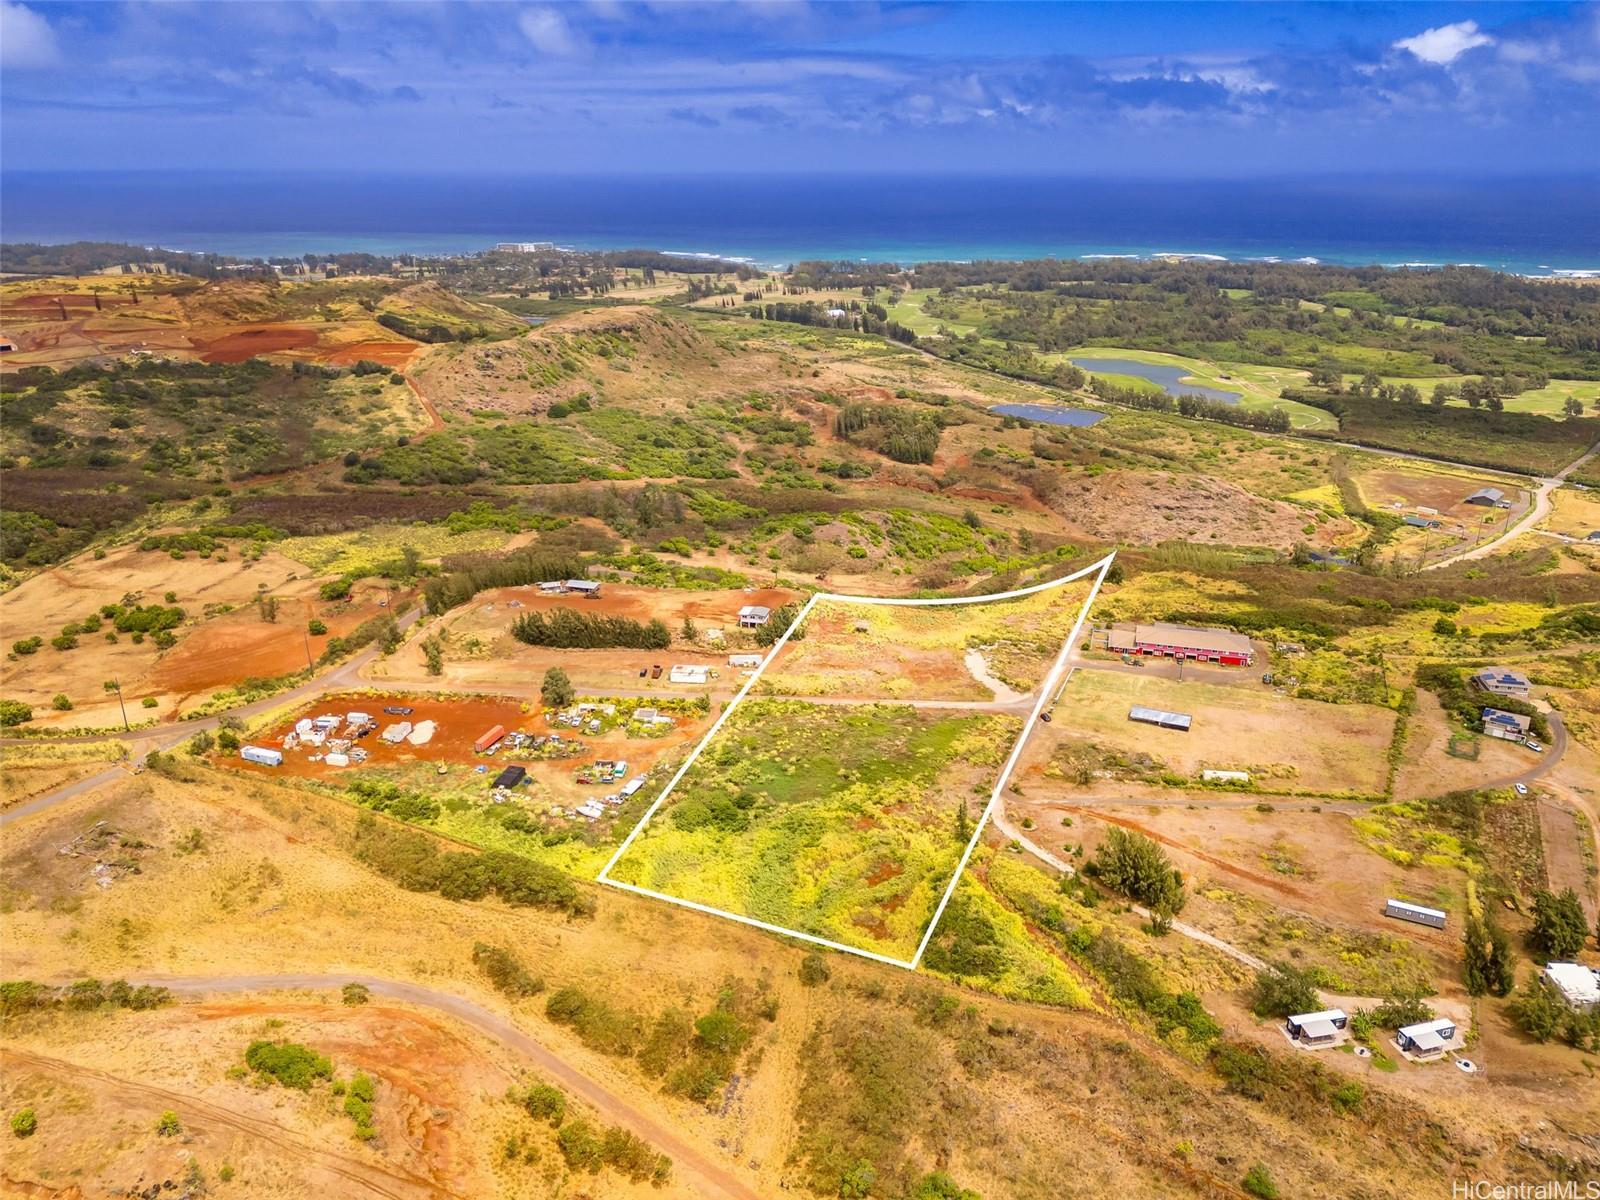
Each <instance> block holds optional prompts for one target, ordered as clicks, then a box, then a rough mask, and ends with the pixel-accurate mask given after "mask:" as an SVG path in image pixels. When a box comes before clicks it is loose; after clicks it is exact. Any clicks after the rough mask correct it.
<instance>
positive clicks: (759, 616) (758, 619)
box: [739, 604, 772, 629]
mask: <svg viewBox="0 0 1600 1200" xmlns="http://www.w3.org/2000/svg"><path fill="white" fill-rule="evenodd" d="M771 618H772V610H771V609H770V608H764V607H763V606H762V605H759V604H746V605H745V606H744V607H743V608H741V609H740V610H739V627H740V628H741V629H760V628H761V627H762V626H763V625H765V624H766V623H767V622H768V621H769V620H770V619H771Z"/></svg>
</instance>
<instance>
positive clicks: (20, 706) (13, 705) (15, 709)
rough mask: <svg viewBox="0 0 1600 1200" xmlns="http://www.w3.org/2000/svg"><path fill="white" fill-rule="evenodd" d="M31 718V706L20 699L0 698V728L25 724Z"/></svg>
mask: <svg viewBox="0 0 1600 1200" xmlns="http://www.w3.org/2000/svg"><path fill="white" fill-rule="evenodd" d="M31 720H33V707H32V706H31V705H27V704H24V703H23V702H22V701H21V700H0V728H10V727H11V726H13V725H25V724H26V723H27V722H29V721H31Z"/></svg>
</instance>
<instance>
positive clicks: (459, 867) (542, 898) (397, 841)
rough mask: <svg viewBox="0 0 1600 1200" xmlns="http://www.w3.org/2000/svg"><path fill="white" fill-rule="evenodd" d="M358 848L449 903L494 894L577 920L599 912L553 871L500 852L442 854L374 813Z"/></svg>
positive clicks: (406, 884) (365, 819) (393, 876)
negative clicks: (560, 913) (558, 911)
mask: <svg viewBox="0 0 1600 1200" xmlns="http://www.w3.org/2000/svg"><path fill="white" fill-rule="evenodd" d="M354 847H355V853H356V857H357V858H359V859H360V860H361V861H362V862H364V863H366V864H367V865H368V866H370V867H372V868H373V869H374V870H376V871H377V872H378V873H379V874H381V875H383V876H385V877H386V878H388V879H390V880H392V881H393V882H395V883H397V884H399V885H400V886H401V887H403V888H406V889H407V890H409V891H413V892H438V893H439V894H440V895H442V896H444V897H445V898H446V899H449V900H482V899H484V898H485V897H487V896H491V895H493V896H496V897H498V898H499V899H500V900H501V901H503V902H504V903H506V904H511V905H527V906H532V907H536V908H551V909H557V910H561V911H564V912H567V913H570V914H572V915H574V916H589V915H592V914H593V913H594V910H595V902H594V898H593V897H592V896H590V895H589V894H588V893H587V892H585V891H581V890H580V889H579V888H578V886H577V885H576V884H575V883H574V882H573V881H572V878H571V877H570V876H568V875H566V874H564V873H563V872H561V871H558V870H556V869H555V868H553V867H549V866H546V865H544V864H543V863H537V862H533V861H531V860H530V859H527V858H523V857H521V856H520V855H516V854H508V853H506V852H504V851H499V850H486V851H484V852H483V853H481V854H471V853H466V852H463V851H458V850H441V849H440V848H439V844H438V843H437V842H436V841H435V840H434V839H433V838H431V837H429V836H428V835H427V834H425V833H420V832H417V831H413V830H407V829H397V828H393V827H391V826H389V825H387V824H384V823H382V822H380V821H379V819H378V818H377V817H374V816H373V815H372V814H371V813H362V814H361V816H360V817H359V818H358V819H357V821H356V826H355V843H354Z"/></svg>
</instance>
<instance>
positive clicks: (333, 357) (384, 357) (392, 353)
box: [317, 342, 419, 367]
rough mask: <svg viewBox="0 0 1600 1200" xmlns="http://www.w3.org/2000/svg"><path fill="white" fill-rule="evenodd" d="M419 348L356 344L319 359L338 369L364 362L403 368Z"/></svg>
mask: <svg viewBox="0 0 1600 1200" xmlns="http://www.w3.org/2000/svg"><path fill="white" fill-rule="evenodd" d="M418 348H419V347H418V346H417V345H416V343H414V342H354V343H352V344H351V345H348V346H340V347H338V348H337V349H335V350H330V351H327V352H326V353H324V354H320V355H318V356H317V357H318V358H320V359H321V360H322V361H323V362H325V363H329V364H331V365H333V366H336V367H348V366H350V365H351V364H352V363H358V362H361V361H362V360H365V361H367V362H375V363H382V364H383V365H384V366H386V367H403V366H405V365H406V364H407V363H409V362H410V361H411V356H412V355H414V354H415V353H416V352H417V350H418Z"/></svg>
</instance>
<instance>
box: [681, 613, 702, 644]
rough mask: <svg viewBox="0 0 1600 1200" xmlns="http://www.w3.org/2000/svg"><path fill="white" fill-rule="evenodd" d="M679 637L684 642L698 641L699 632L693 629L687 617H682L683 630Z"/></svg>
mask: <svg viewBox="0 0 1600 1200" xmlns="http://www.w3.org/2000/svg"><path fill="white" fill-rule="evenodd" d="M679 636H680V637H682V638H683V640H684V641H686V642H696V641H699V640H700V631H699V630H698V629H696V628H695V627H694V621H692V620H691V619H690V618H688V617H684V619H683V629H682V631H681V632H680V634H679Z"/></svg>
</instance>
